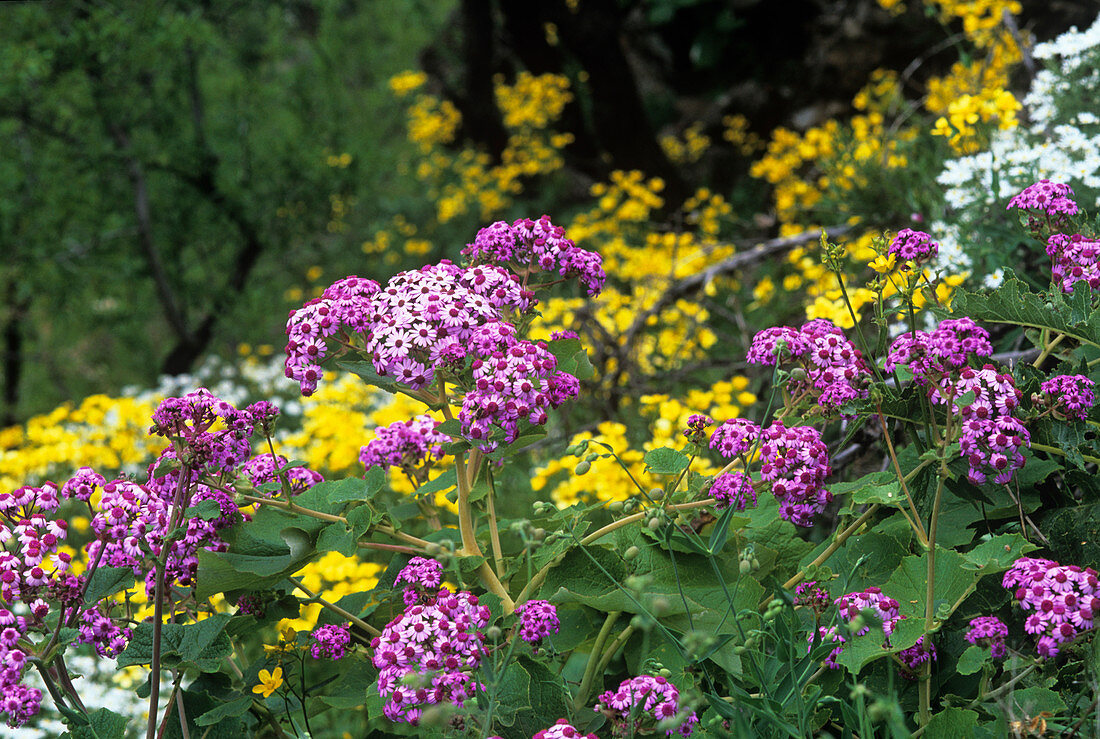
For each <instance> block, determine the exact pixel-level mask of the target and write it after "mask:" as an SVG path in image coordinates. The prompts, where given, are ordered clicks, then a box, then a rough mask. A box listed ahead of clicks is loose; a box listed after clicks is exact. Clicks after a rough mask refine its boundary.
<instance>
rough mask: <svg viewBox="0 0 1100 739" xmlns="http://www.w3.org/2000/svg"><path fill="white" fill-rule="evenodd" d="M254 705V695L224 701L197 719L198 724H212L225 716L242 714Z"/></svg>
mask: <svg viewBox="0 0 1100 739" xmlns="http://www.w3.org/2000/svg"><path fill="white" fill-rule="evenodd" d="M251 707H252V697H251V696H248V695H242V696H241V697H240V698H237V699H236V700H232V701H228V702H226V703H222V704H220V705H219V706H217V707H216V708H213V709H211V710H209V711H207V712H206V713H204V714H202V715H201V716H199V717H198V718H197V719H195V723H196V724H197V725H198V726H212V725H213V724H216V723H218V722H219V721H221V720H222V719H224V718H230V717H233V716H240V715H242V714H244V713H245V712H246V711H247V710H248V709H249V708H251Z"/></svg>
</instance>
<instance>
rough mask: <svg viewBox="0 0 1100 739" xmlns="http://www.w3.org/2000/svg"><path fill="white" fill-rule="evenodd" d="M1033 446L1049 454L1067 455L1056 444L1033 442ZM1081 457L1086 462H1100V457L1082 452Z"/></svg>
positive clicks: (1034, 448) (1036, 449)
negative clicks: (1048, 444)
mask: <svg viewBox="0 0 1100 739" xmlns="http://www.w3.org/2000/svg"><path fill="white" fill-rule="evenodd" d="M1031 448H1032V449H1033V450H1035V451H1039V452H1046V453H1047V454H1057V455H1058V456H1059V457H1064V456H1066V452H1065V450H1064V449H1059V448H1058V447H1055V446H1047V445H1046V444H1036V443H1035V442H1032V443H1031ZM1081 458H1082V459H1084V460H1085V461H1086V462H1093V463H1094V464H1100V457H1090V456H1088V455H1087V454H1082V455H1081Z"/></svg>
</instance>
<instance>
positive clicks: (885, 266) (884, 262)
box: [871, 254, 898, 275]
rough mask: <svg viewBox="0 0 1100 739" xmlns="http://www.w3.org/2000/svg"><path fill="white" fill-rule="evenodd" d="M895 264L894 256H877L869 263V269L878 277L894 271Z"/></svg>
mask: <svg viewBox="0 0 1100 739" xmlns="http://www.w3.org/2000/svg"><path fill="white" fill-rule="evenodd" d="M897 262H898V259H897V255H896V254H879V255H878V256H877V257H875V259H874V261H872V262H871V269H873V270H874V271H876V272H878V273H879V274H880V275H884V274H886V273H887V272H892V271H894V267H896V266H897Z"/></svg>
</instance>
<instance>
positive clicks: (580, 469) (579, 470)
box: [573, 460, 592, 475]
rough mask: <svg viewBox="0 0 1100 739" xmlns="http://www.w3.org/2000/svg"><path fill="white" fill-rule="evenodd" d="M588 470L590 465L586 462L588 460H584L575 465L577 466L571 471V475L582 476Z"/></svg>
mask: <svg viewBox="0 0 1100 739" xmlns="http://www.w3.org/2000/svg"><path fill="white" fill-rule="evenodd" d="M590 469H592V464H591V463H590V462H588V460H585V461H583V462H580V463H578V464H577V466H576V467H575V468H574V469H573V474H575V475H584V474H587V473H588V470H590Z"/></svg>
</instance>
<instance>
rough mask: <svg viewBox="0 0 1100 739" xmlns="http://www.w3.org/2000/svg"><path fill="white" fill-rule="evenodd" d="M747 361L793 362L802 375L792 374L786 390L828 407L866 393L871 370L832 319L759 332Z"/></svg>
mask: <svg viewBox="0 0 1100 739" xmlns="http://www.w3.org/2000/svg"><path fill="white" fill-rule="evenodd" d="M748 361H749V362H750V363H752V364H762V365H765V366H767V367H775V366H777V365H779V366H782V365H784V364H788V363H791V362H794V363H795V364H796V365H797V366H798V367H800V368H801V369H802V370H803V371H804V372H805V377H804V379H796V377H794V376H792V378H791V380H790V381H789V384H788V390H789V391H790V392H791V393H792V394H794V395H795V396H799V395H803V394H805V395H808V396H810V397H812V398H815V399H816V400H817V402H818V403H819V404H820V405H821V406H822V407H823V408H825V409H827V410H832V411H835V410H838V409H839V408H840V407H841V406H842V405H844V404H845V403H848V402H850V401H853V400H857V399H862V398H866V397H867V392H868V385H869V383H870V371H869V369H868V367H867V363H866V362H865V361H864V359H863V355H862V354H861V353H860V351H859V350H858V349H856V348H855V347H854V346H853V345H852V342H850V341H848V339H847V338H846V337H845V336H844V332H843V331H841V330H840V329H839V328H837V327H836V325H834V324H833V323H832V322H830V321H826V320H825V319H821V318H819V319H817V320H813V321H810V322H809V323H806V324H803V326H802V327H801V328H799V329H794V328H789V327H787V326H781V327H773V328H767V329H764V330H763V331H760V332H758V333H757V334H756V335H755V336H754V337H753V339H752V345H751V346H750V347H749V352H748Z"/></svg>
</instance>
